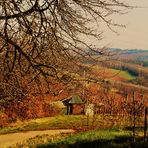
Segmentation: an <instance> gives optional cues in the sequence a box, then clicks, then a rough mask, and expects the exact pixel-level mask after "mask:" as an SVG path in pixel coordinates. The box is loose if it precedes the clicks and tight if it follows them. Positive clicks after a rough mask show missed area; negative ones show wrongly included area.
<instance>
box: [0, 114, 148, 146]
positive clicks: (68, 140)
mask: <svg viewBox="0 0 148 148" xmlns="http://www.w3.org/2000/svg"><path fill="white" fill-rule="evenodd" d="M141 121H142V120H141ZM141 123H143V121H142V122H141ZM141 126H142V125H141ZM48 129H74V130H75V131H76V133H75V134H72V135H66V134H65V135H64V134H60V135H57V136H54V137H49V136H48V135H43V136H37V137H34V138H31V139H28V140H27V141H24V142H22V143H21V144H20V143H18V144H17V145H16V147H21V146H29V147H33V146H37V145H38V147H55V148H57V147H59V148H67V147H70V148H71V147H90V146H91V145H93V147H98V145H99V147H130V146H131V145H132V144H133V143H132V121H131V120H129V119H128V118H125V119H124V118H123V117H120V116H111V115H97V116H95V117H94V118H93V117H89V118H88V117H87V116H85V115H70V116H66V115H65V116H56V117H47V118H40V119H33V120H29V121H24V122H17V123H15V124H13V125H11V126H10V127H6V128H2V129H0V134H6V133H15V132H22V131H23V132H24V131H33V130H48ZM142 131H143V128H141V129H140V128H139V129H138V130H137V143H134V144H136V145H137V146H138V147H141V145H142V147H143V142H142V140H141V141H140V142H139V139H140V138H142V137H143V132H142ZM144 145H146V146H148V145H147V143H146V144H144Z"/></svg>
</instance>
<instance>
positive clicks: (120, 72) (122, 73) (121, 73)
mask: <svg viewBox="0 0 148 148" xmlns="http://www.w3.org/2000/svg"><path fill="white" fill-rule="evenodd" d="M109 71H110V72H111V73H112V74H113V75H116V74H117V75H116V76H115V77H119V78H122V79H125V80H127V81H129V80H133V79H136V77H135V76H133V75H131V74H130V73H128V72H127V71H123V70H117V69H109Z"/></svg>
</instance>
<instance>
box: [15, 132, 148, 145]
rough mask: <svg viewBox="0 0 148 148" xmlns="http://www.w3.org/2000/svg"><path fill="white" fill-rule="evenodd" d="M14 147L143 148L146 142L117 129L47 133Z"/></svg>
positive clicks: (147, 143)
mask: <svg viewBox="0 0 148 148" xmlns="http://www.w3.org/2000/svg"><path fill="white" fill-rule="evenodd" d="M15 147H16V148H17V147H37V148H46V147H47V148H84V147H85V148H91V147H93V148H98V147H99V148H127V147H128V148H133V147H138V148H143V147H145V148H146V147H148V142H143V141H142V139H141V138H137V139H136V142H133V137H132V136H131V134H130V132H129V131H123V130H117V129H104V130H93V131H87V132H80V133H77V134H74V135H64V134H60V135H57V136H54V137H52V138H51V137H49V136H48V135H43V136H36V137H34V138H30V139H28V140H27V141H24V142H22V143H20V144H19V143H18V144H16V145H15Z"/></svg>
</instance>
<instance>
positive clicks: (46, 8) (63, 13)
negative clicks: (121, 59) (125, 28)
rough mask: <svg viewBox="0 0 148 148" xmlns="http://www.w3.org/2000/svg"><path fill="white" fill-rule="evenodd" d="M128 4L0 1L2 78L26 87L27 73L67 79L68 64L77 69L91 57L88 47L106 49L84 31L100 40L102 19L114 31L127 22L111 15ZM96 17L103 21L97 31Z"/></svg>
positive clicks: (117, 0)
mask: <svg viewBox="0 0 148 148" xmlns="http://www.w3.org/2000/svg"><path fill="white" fill-rule="evenodd" d="M129 8H130V7H129V6H128V4H126V3H124V2H122V0H108V1H104V0H0V58H1V61H0V66H1V68H0V70H1V80H0V82H3V83H5V84H6V83H7V84H8V83H9V82H12V83H13V81H10V80H11V78H16V79H17V80H18V81H15V83H16V82H17V87H19V88H22V85H24V84H22V82H20V79H21V78H23V79H25V78H26V76H27V79H26V81H27V82H28V83H30V82H33V81H35V80H37V81H38V80H39V78H40V77H42V79H45V81H46V82H48V83H49V82H50V79H47V77H48V78H49V77H53V78H55V79H56V80H58V79H62V78H63V75H65V74H63V73H62V72H63V69H66V71H69V72H73V71H74V70H76V71H78V69H79V68H78V67H79V65H80V63H79V61H80V60H83V58H88V57H91V54H90V53H89V52H88V51H86V50H85V49H86V48H89V49H91V50H92V51H93V52H97V53H98V54H99V55H100V56H102V55H105V54H106V52H105V50H104V49H100V50H94V49H93V48H92V47H91V46H90V45H88V44H87V43H86V42H85V41H83V39H82V35H83V36H87V37H88V38H89V37H94V38H96V39H98V41H100V40H101V39H102V30H101V28H99V24H101V23H105V25H106V26H108V28H109V29H111V30H112V31H114V30H113V27H114V26H122V25H120V24H116V23H113V21H112V20H111V18H110V15H112V14H116V13H119V14H123V13H124V12H125V11H124V10H125V9H126V10H127V9H129ZM91 22H93V23H95V24H96V25H98V31H97V32H96V30H94V28H92V27H90V25H89V23H91ZM81 47H84V48H81ZM74 64H75V65H78V67H76V66H75V67H74V66H72V65H74ZM64 78H65V77H64ZM66 78H67V77H66ZM70 79H71V77H68V78H67V79H66V80H67V81H68V82H69V81H70ZM64 80H65V79H64ZM21 92H22V91H21Z"/></svg>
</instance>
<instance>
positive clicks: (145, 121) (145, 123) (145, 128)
mask: <svg viewBox="0 0 148 148" xmlns="http://www.w3.org/2000/svg"><path fill="white" fill-rule="evenodd" d="M146 116H147V107H146V108H145V113H144V142H146V141H147V136H146V131H147V117H146Z"/></svg>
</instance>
